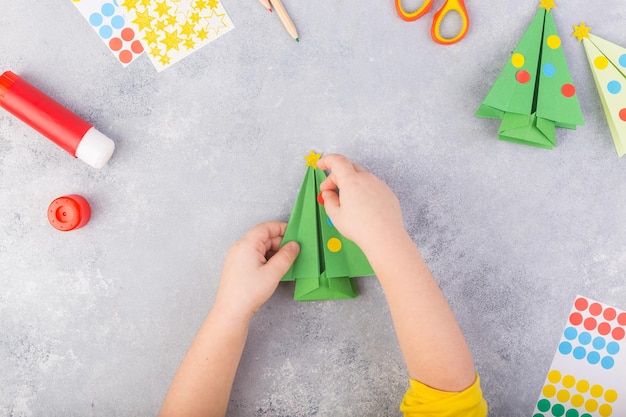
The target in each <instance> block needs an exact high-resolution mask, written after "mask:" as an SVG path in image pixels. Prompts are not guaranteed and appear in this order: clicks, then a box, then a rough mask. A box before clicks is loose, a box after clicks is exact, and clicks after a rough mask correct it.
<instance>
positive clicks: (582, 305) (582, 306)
mask: <svg viewBox="0 0 626 417" xmlns="http://www.w3.org/2000/svg"><path fill="white" fill-rule="evenodd" d="M588 305H589V302H588V301H587V299H586V298H579V299H578V300H576V302H575V303H574V306H575V307H576V310H578V311H585V310H586V309H587V306H588Z"/></svg>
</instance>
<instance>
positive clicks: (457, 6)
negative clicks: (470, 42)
mask: <svg viewBox="0 0 626 417" xmlns="http://www.w3.org/2000/svg"><path fill="white" fill-rule="evenodd" d="M396 1H399V0H396ZM396 5H397V3H396ZM450 12H458V13H459V14H460V15H461V22H462V25H461V30H460V31H459V33H457V34H456V35H455V36H453V37H452V38H444V37H443V36H442V35H441V30H440V28H441V22H443V19H444V18H445V17H446V15H447V14H448V13H450ZM469 25H470V21H469V15H468V14H467V10H466V9H465V3H464V1H463V0H446V2H445V4H444V5H443V7H442V8H441V9H439V10H438V11H437V13H435V16H433V24H432V26H431V29H430V35H431V36H432V38H433V40H434V41H435V42H437V43H439V44H442V45H451V44H453V43H457V42H458V41H460V40H461V39H463V38H464V37H465V34H466V33H467V30H468V29H469Z"/></svg>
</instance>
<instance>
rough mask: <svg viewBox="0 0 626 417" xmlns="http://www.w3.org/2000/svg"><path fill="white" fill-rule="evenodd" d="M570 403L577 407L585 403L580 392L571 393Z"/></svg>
mask: <svg viewBox="0 0 626 417" xmlns="http://www.w3.org/2000/svg"><path fill="white" fill-rule="evenodd" d="M571 403H572V405H573V406H574V407H576V408H579V407H580V406H582V405H583V404H584V403H585V397H583V396H582V395H580V394H574V395H572V401H571Z"/></svg>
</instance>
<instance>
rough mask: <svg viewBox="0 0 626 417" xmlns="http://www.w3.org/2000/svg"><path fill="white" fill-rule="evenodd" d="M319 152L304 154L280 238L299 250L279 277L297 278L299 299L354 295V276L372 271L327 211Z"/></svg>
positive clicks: (294, 279) (326, 298) (361, 253)
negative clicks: (298, 184)
mask: <svg viewBox="0 0 626 417" xmlns="http://www.w3.org/2000/svg"><path fill="white" fill-rule="evenodd" d="M320 156H321V154H315V153H314V152H313V151H311V153H310V154H309V155H308V156H305V159H306V160H307V171H306V174H305V177H304V181H303V183H302V187H301V188H300V193H299V194H298V199H297V200H296V204H295V206H294V208H293V210H292V212H291V217H290V218H289V223H288V224H287V230H286V231H285V236H284V237H283V242H282V244H283V245H284V244H285V243H287V242H289V241H296V242H298V243H299V244H300V254H299V255H298V257H297V258H296V261H295V262H294V264H293V265H292V266H291V269H289V271H288V272H287V273H286V274H285V276H284V277H283V279H282V280H283V281H295V282H296V287H295V292H294V299H295V300H300V301H312V300H332V299H342V298H354V297H356V296H357V294H358V293H357V289H356V286H355V284H354V280H353V278H355V277H362V276H368V275H374V271H373V270H372V267H371V266H370V264H369V262H368V261H367V258H366V257H365V255H364V254H363V252H362V251H361V249H360V248H359V247H358V246H357V245H356V244H355V243H354V242H352V241H351V240H348V239H346V238H345V237H344V236H343V235H341V233H339V231H338V230H337V229H336V228H335V227H334V226H333V224H332V221H331V220H330V218H329V217H328V215H327V214H326V210H325V209H324V205H323V201H322V199H321V197H320V189H319V187H320V184H321V183H322V181H324V180H325V179H326V174H324V171H322V170H321V169H319V168H317V161H318V160H319V158H320Z"/></svg>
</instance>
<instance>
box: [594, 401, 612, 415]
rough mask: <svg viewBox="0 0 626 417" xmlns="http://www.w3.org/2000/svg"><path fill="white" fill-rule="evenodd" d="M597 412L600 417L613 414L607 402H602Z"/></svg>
mask: <svg viewBox="0 0 626 417" xmlns="http://www.w3.org/2000/svg"><path fill="white" fill-rule="evenodd" d="M598 412H599V413H600V415H601V416H602V417H609V416H610V415H611V414H613V407H611V406H610V405H608V404H602V405H601V406H600V408H599V409H598Z"/></svg>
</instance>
